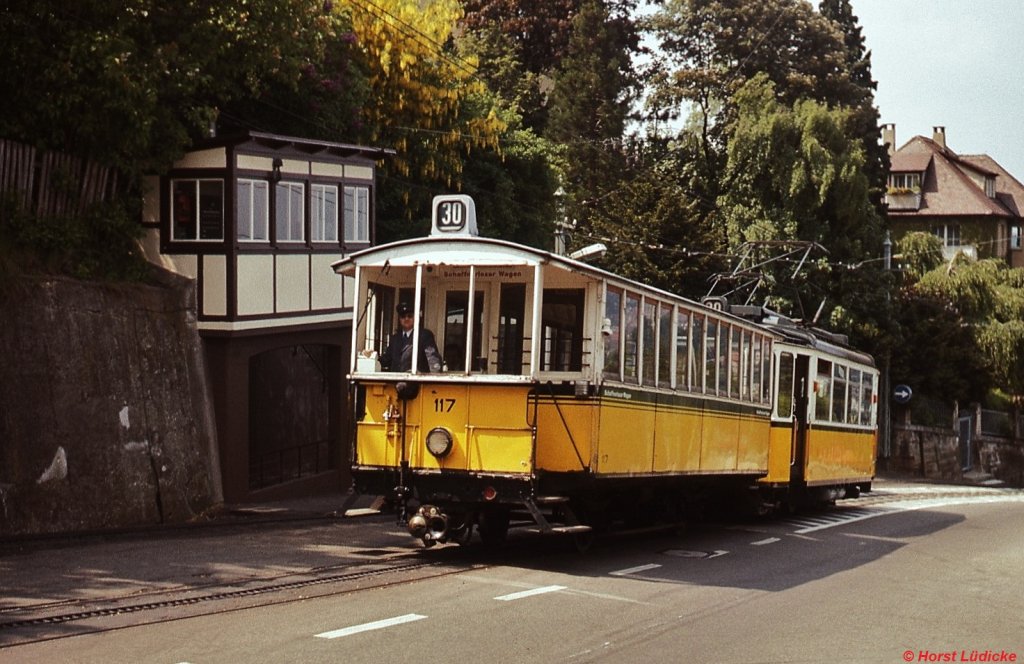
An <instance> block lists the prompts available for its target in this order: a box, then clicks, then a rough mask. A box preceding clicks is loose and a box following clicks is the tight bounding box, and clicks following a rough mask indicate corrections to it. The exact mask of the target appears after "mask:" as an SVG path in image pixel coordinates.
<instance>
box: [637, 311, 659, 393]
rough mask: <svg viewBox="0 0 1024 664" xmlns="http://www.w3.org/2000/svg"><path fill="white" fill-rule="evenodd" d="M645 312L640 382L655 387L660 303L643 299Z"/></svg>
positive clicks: (641, 335)
mask: <svg viewBox="0 0 1024 664" xmlns="http://www.w3.org/2000/svg"><path fill="white" fill-rule="evenodd" d="M642 299H643V303H642V305H641V307H640V310H641V311H642V312H643V318H642V323H641V324H642V329H641V331H640V380H641V382H642V384H644V385H647V386H654V385H655V384H656V383H657V379H658V375H657V372H658V321H657V320H656V318H657V315H658V303H657V301H655V300H649V299H647V298H646V297H644V298H642Z"/></svg>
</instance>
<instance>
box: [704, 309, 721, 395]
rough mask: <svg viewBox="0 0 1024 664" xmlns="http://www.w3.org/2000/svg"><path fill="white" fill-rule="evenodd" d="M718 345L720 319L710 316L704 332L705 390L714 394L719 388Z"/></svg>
mask: <svg viewBox="0 0 1024 664" xmlns="http://www.w3.org/2000/svg"><path fill="white" fill-rule="evenodd" d="M717 347H718V321H716V320H715V319H714V318H708V321H707V326H706V327H705V334H704V391H705V392H707V393H708V394H714V393H715V390H716V389H717V388H718V373H717V371H718V362H717V361H716V360H715V358H716V357H717V355H716V353H715V350H716V348H717Z"/></svg>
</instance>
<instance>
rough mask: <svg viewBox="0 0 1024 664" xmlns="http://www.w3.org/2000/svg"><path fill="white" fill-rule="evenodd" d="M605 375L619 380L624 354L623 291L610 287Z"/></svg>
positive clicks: (605, 326) (605, 327)
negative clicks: (621, 342) (622, 348)
mask: <svg viewBox="0 0 1024 664" xmlns="http://www.w3.org/2000/svg"><path fill="white" fill-rule="evenodd" d="M601 335H602V336H603V337H604V377H605V378H611V379H612V380H619V373H620V371H621V370H622V356H621V355H620V354H619V342H620V341H621V339H622V291H620V290H616V289H614V288H609V289H608V293H607V294H606V295H605V298H604V324H603V325H602V329H601Z"/></svg>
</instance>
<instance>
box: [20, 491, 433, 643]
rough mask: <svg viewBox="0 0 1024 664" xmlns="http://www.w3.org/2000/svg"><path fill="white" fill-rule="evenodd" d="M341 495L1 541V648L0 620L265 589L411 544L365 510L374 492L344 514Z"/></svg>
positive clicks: (384, 517) (388, 519) (387, 519)
mask: <svg viewBox="0 0 1024 664" xmlns="http://www.w3.org/2000/svg"><path fill="white" fill-rule="evenodd" d="M346 498H348V496H347V495H343V494H333V495H325V496H316V497H310V498H303V499H298V500H287V501H279V502H272V503H264V504H246V505H235V506H230V505H229V506H225V507H224V508H223V509H221V510H218V511H217V512H216V513H214V514H212V515H209V516H208V518H207V519H205V520H202V521H195V522H191V523H187V524H172V525H165V526H149V527H145V528H134V529H121V530H118V531H104V532H91V533H77V534H62V535H60V536H55V535H51V536H45V537H33V538H27V537H26V538H17V539H11V540H3V541H0V647H2V646H3V645H4V644H5V643H8V642H9V639H10V638H11V637H12V634H11V632H12V631H13V630H12V629H7V628H5V624H7V625H8V627H10V623H15V622H21V621H24V620H38V619H40V618H45V617H46V616H50V615H56V614H66V613H73V612H77V611H93V610H97V609H98V608H100V609H102V608H110V607H113V609H115V610H116V609H117V608H118V607H122V606H131V605H138V604H144V603H150V602H155V601H161V600H162V599H166V598H167V597H168V596H170V595H171V594H172V593H173V594H174V596H175V597H180V596H181V595H182V594H183V593H184V594H185V595H186V596H196V597H201V596H203V595H204V594H210V593H214V592H218V591H220V590H223V589H224V588H225V587H226V586H227V587H230V588H231V589H238V588H244V587H248V586H250V585H253V586H255V587H259V586H261V585H263V586H265V585H267V584H268V583H279V582H280V581H281V580H282V579H289V578H306V577H308V575H309V574H310V573H311V571H313V570H324V569H327V570H333V569H343V568H346V567H349V566H365V565H367V564H371V563H374V562H375V561H378V560H380V558H381V555H383V554H387V553H391V552H408V551H409V550H412V549H414V548H415V547H414V545H413V540H412V538H411V537H410V536H409V535H408V534H406V533H405V532H403V530H404V529H400V528H398V527H397V526H396V525H395V522H394V517H393V515H390V514H380V513H379V512H378V511H376V510H374V509H372V507H373V505H372V503H373V502H374V497H372V496H360V497H359V498H358V499H357V500H355V502H354V504H353V505H352V507H351V508H350V509H349V510H348V516H345V515H343V514H342V512H341V509H342V506H343V504H344V502H345V499H346ZM371 553H372V554H375V555H370V554H371ZM69 624H70V623H69Z"/></svg>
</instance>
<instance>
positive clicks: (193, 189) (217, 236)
mask: <svg viewBox="0 0 1024 664" xmlns="http://www.w3.org/2000/svg"><path fill="white" fill-rule="evenodd" d="M171 239H172V240H223V239H224V181H223V180H172V181H171Z"/></svg>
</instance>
